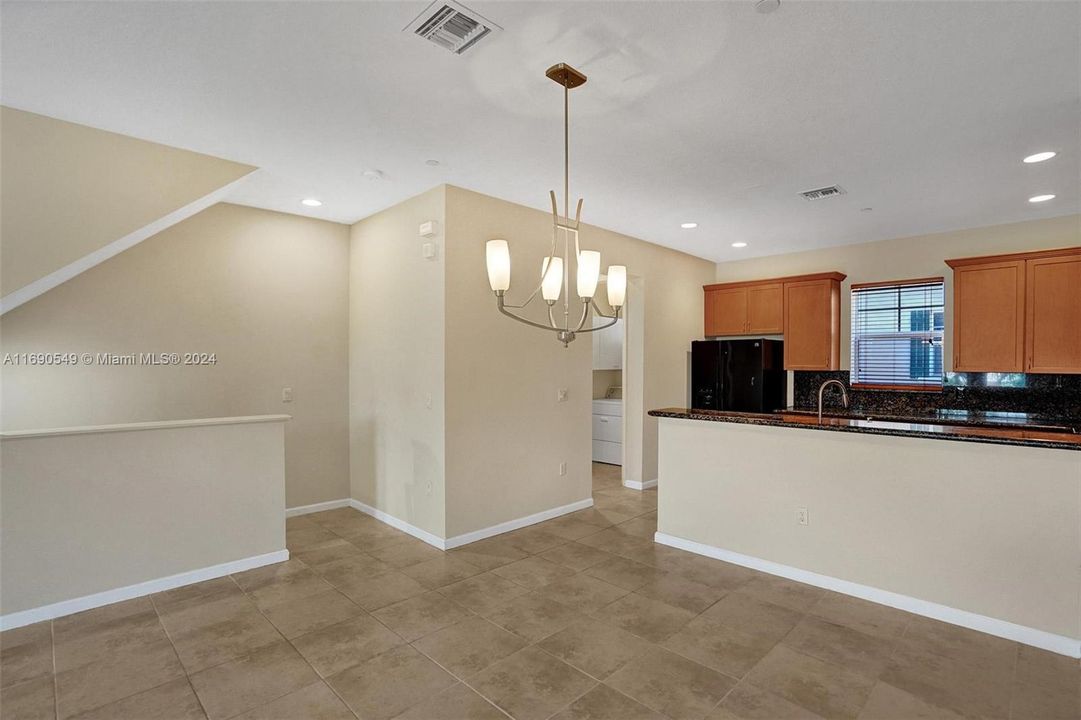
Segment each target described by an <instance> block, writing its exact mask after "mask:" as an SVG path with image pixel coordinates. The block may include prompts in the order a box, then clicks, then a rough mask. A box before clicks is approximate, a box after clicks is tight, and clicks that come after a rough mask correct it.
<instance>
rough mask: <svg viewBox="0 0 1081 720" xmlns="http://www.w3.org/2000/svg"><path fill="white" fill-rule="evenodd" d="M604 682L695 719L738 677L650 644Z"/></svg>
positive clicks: (687, 719)
mask: <svg viewBox="0 0 1081 720" xmlns="http://www.w3.org/2000/svg"><path fill="white" fill-rule="evenodd" d="M605 684H606V685H610V686H612V687H613V688H615V689H616V690H619V691H620V692H621V693H623V694H625V695H629V696H630V697H631V698H633V699H634V700H637V701H638V702H640V703H641V704H643V705H645V706H646V707H649V708H652V709H653V710H656V711H657V712H660V713H663V714H665V715H667V716H668V717H670V718H680V719H681V720H693V719H694V718H702V717H705V716H706V714H707V713H708V712H709V711H710V710H712V709H713V708H714V707H715V706H716V705H717V703H719V702H720V701H721V698H723V697H724V696H725V693H727V692H728V691H729V690H731V689H732V687H733V686H734V685H735V684H736V681H735V680H734V679H733V678H730V677H728V676H726V675H722V674H721V673H718V672H715V671H713V670H710V669H709V668H707V667H705V666H703V665H699V664H698V663H696V662H692V661H691V660H688V659H687V658H685V657H682V656H680V655H676V654H675V653H673V652H670V651H668V650H665V649H663V648H659V647H651V648H650V649H649V650H648V651H646V652H645V653H644V654H642V655H641V656H639V657H638V658H636V659H634V660H632V661H631V662H629V663H627V664H626V665H624V666H623V668H622V669H620V670H619V671H617V672H616V673H615V674H614V675H612V676H611V677H610V678H608V679H607V680H605Z"/></svg>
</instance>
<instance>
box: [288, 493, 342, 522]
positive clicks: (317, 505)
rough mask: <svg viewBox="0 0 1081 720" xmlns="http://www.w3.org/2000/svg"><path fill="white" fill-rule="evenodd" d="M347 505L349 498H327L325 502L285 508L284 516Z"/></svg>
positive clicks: (294, 515) (289, 516) (305, 513)
mask: <svg viewBox="0 0 1081 720" xmlns="http://www.w3.org/2000/svg"><path fill="white" fill-rule="evenodd" d="M343 507H349V498H342V499H341V500H327V501H326V502H320V503H312V504H311V505H298V506H296V507H291V508H285V517H287V518H291V517H296V516H297V515H307V514H308V513H317V512H323V511H324V510H335V509H337V508H343Z"/></svg>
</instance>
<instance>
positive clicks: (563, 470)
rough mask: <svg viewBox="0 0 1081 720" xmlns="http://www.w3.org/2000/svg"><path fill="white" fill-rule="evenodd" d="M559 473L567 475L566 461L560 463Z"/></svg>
mask: <svg viewBox="0 0 1081 720" xmlns="http://www.w3.org/2000/svg"><path fill="white" fill-rule="evenodd" d="M559 474H560V475H566V474H567V463H565V462H561V463H559Z"/></svg>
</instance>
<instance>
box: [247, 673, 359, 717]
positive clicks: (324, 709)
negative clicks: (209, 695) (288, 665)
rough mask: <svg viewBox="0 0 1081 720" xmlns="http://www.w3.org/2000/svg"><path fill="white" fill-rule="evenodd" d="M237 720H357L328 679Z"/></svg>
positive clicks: (249, 712)
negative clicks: (331, 686)
mask: <svg viewBox="0 0 1081 720" xmlns="http://www.w3.org/2000/svg"><path fill="white" fill-rule="evenodd" d="M236 720H356V716H355V715H354V714H353V712H352V711H351V710H350V709H349V708H348V707H346V705H345V703H343V702H342V701H341V699H340V698H339V697H338V696H337V695H335V694H334V691H333V690H331V689H330V687H328V686H327V684H326V683H324V682H317V683H314V684H312V685H308V686H307V687H303V688H301V689H300V690H294V691H293V692H291V693H289V694H288V695H284V696H282V697H280V698H278V699H277V700H272V701H271V702H269V703H267V704H266V705H261V706H259V707H257V708H255V709H253V710H249V711H248V712H246V713H244V714H243V715H238V716H237V718H236Z"/></svg>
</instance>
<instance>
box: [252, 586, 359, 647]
mask: <svg viewBox="0 0 1081 720" xmlns="http://www.w3.org/2000/svg"><path fill="white" fill-rule="evenodd" d="M363 612H364V611H363V610H362V609H361V608H360V606H359V605H357V604H356V603H354V602H353V601H352V600H350V599H349V598H347V597H346V596H344V595H342V594H341V593H340V592H338V591H337V590H329V591H327V592H325V593H319V594H318V595H312V596H311V597H306V598H301V599H299V600H290V601H287V602H283V603H279V604H277V605H273V606H271V607H269V608H267V609H266V610H264V611H263V614H264V615H265V616H266V619H267V620H269V621H270V622H271V623H273V624H274V627H276V628H278V631H279V632H281V634H282V635H284V636H285V637H286V638H290V639H291V638H295V637H298V636H300V635H306V634H307V633H310V632H315V631H316V630H319V629H321V628H325V627H327V626H329V625H335V624H337V623H339V622H341V621H343V620H348V619H349V618H351V617H355V616H357V615H360V614H361V613H363Z"/></svg>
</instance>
